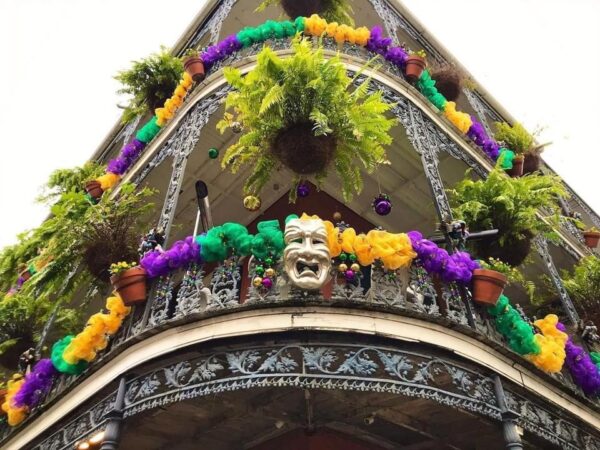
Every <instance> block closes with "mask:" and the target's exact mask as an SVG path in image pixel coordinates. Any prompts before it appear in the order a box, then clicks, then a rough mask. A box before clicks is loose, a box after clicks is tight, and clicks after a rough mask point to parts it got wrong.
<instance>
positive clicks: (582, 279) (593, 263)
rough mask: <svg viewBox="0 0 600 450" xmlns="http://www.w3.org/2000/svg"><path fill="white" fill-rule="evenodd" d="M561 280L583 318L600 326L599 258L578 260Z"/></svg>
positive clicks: (587, 257) (593, 256)
mask: <svg viewBox="0 0 600 450" xmlns="http://www.w3.org/2000/svg"><path fill="white" fill-rule="evenodd" d="M561 278H562V280H563V284H564V286H565V288H566V289H567V292H568V293H569V296H570V297H571V298H572V299H573V300H574V301H575V302H576V303H577V305H578V306H579V307H580V309H579V311H580V313H582V316H583V318H584V319H585V320H592V321H594V322H595V323H596V325H600V258H598V257H597V256H595V255H591V256H586V257H585V258H582V259H580V260H579V262H578V263H577V264H576V265H575V266H574V267H573V270H572V271H571V272H569V271H563V273H562V277H561Z"/></svg>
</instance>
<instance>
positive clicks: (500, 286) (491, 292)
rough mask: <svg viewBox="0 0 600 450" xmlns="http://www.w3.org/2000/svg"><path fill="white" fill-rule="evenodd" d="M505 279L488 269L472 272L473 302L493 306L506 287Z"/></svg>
mask: <svg viewBox="0 0 600 450" xmlns="http://www.w3.org/2000/svg"><path fill="white" fill-rule="evenodd" d="M506 281H507V280H506V277H505V276H504V275H502V274H501V273H500V272H496V271H495V270H488V269H475V270H474V271H473V300H475V301H476V302H477V303H479V304H481V305H486V306H494V305H495V304H496V302H497V301H498V298H499V297H500V294H502V291H503V290H504V286H506Z"/></svg>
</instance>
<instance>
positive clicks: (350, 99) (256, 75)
mask: <svg viewBox="0 0 600 450" xmlns="http://www.w3.org/2000/svg"><path fill="white" fill-rule="evenodd" d="M292 48H293V55H291V56H289V57H287V58H285V59H282V58H280V57H279V56H277V55H276V54H275V53H274V52H273V50H271V49H270V48H268V47H265V48H264V49H263V50H262V51H261V52H260V54H259V55H258V59H257V66H256V68H255V69H254V70H252V71H251V72H250V73H248V74H247V75H246V76H245V77H244V76H242V73H241V72H240V71H239V70H238V69H234V68H228V69H225V71H224V73H225V78H226V79H227V81H228V82H229V83H230V84H231V85H232V86H233V87H234V88H235V89H236V90H235V91H234V92H232V93H230V94H229V95H228V97H227V101H226V107H227V108H228V109H233V111H234V114H231V113H226V114H225V118H224V119H223V120H221V121H220V122H219V124H218V128H219V129H220V130H221V132H224V131H225V129H227V128H228V127H230V126H231V125H232V123H234V122H236V121H237V122H240V123H241V125H242V127H243V134H242V135H241V137H240V139H239V141H238V142H237V143H236V144H233V145H232V146H231V147H229V148H228V149H227V151H226V152H225V155H224V157H223V161H222V167H223V168H229V169H231V171H232V172H233V173H236V172H237V171H238V170H239V169H240V168H241V167H242V166H244V165H245V164H252V165H253V166H254V168H253V171H252V174H251V175H250V176H249V177H248V179H247V180H246V183H245V185H244V191H245V192H246V193H247V194H257V193H258V192H259V191H260V190H261V188H262V187H263V186H264V185H265V183H266V182H267V181H268V179H269V177H270V175H271V173H272V171H273V170H275V169H276V167H277V165H278V159H277V157H276V156H275V155H274V154H273V151H272V147H273V144H274V141H275V139H276V138H277V137H278V135H279V133H280V131H282V130H284V129H286V128H287V127H289V126H290V125H294V124H302V123H310V124H311V125H312V130H313V133H314V136H333V137H335V140H336V147H335V151H334V154H333V157H332V164H333V166H334V167H335V171H336V173H337V174H338V176H339V177H340V178H341V181H342V193H343V195H344V198H345V199H346V200H349V199H350V198H351V196H352V192H353V191H355V192H360V191H361V189H362V176H361V172H360V166H361V165H362V167H364V168H365V169H366V170H367V171H368V172H370V171H372V170H374V169H375V168H376V167H377V165H378V164H381V163H384V162H386V157H385V150H384V146H385V145H388V144H390V143H391V142H392V138H391V136H390V135H389V133H388V131H389V130H390V128H391V127H392V126H393V125H394V124H395V120H394V119H388V118H386V117H385V112H386V111H388V110H389V109H390V107H391V105H389V104H386V103H385V102H384V101H383V100H382V95H381V93H380V92H376V93H372V94H369V93H368V88H369V80H365V81H364V82H362V83H361V84H360V85H359V87H358V88H354V85H353V80H352V79H350V78H349V77H348V76H347V74H346V68H345V66H344V65H343V64H342V62H341V60H340V58H339V56H336V57H333V58H331V59H326V58H325V57H324V55H323V48H322V47H321V46H320V45H319V46H318V47H316V48H314V49H313V47H312V45H311V43H310V41H309V40H307V39H300V38H296V39H295V40H294V42H293V46H292ZM302 144H303V143H302V142H296V143H295V145H297V146H298V147H299V151H301V148H302ZM326 175H327V170H326V169H325V170H323V171H321V172H320V173H317V174H316V179H317V182H320V181H322V180H323V179H324V178H325V177H326ZM299 180H300V176H299V175H298V176H297V177H296V180H295V181H296V183H298V182H299ZM294 194H295V189H292V190H291V195H292V198H291V200H292V201H293V200H294V198H293V195H294Z"/></svg>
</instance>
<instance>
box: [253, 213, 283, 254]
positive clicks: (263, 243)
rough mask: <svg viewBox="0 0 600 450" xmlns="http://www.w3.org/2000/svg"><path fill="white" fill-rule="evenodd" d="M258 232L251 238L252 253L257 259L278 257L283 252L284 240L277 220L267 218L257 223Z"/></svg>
mask: <svg viewBox="0 0 600 450" xmlns="http://www.w3.org/2000/svg"><path fill="white" fill-rule="evenodd" d="M257 228H258V234H256V235H255V236H254V237H253V238H252V249H251V251H252V255H254V257H255V258H257V259H261V260H262V259H265V258H267V257H269V256H270V257H272V258H275V259H278V258H280V257H281V255H282V254H283V249H284V248H285V242H284V240H283V231H281V228H280V226H279V221H278V220H267V221H264V222H259V224H258V225H257Z"/></svg>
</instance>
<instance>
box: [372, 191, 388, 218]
mask: <svg viewBox="0 0 600 450" xmlns="http://www.w3.org/2000/svg"><path fill="white" fill-rule="evenodd" d="M373 209H374V210H375V212H376V213H377V214H379V215H380V216H387V215H388V214H389V213H390V211H391V210H392V201H391V200H390V197H389V196H388V195H387V194H379V195H378V196H377V197H375V199H374V200H373Z"/></svg>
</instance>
